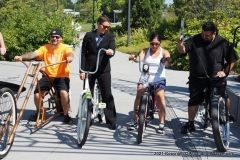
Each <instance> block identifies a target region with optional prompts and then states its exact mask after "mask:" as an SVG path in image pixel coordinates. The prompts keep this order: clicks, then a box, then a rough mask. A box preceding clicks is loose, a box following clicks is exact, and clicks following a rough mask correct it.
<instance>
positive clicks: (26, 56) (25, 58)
mask: <svg viewBox="0 0 240 160" xmlns="http://www.w3.org/2000/svg"><path fill="white" fill-rule="evenodd" d="M36 57H37V55H36V53H34V52H27V53H25V54H23V55H21V56H15V57H14V60H15V61H28V60H33V59H35V58H36Z"/></svg>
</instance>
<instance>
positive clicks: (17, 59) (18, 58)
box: [14, 56, 22, 61]
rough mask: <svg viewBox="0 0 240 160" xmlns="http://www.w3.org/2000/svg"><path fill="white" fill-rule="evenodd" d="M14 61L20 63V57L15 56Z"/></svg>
mask: <svg viewBox="0 0 240 160" xmlns="http://www.w3.org/2000/svg"><path fill="white" fill-rule="evenodd" d="M14 61H22V56H15V57H14Z"/></svg>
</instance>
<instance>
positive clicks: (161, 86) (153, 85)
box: [138, 79, 166, 92]
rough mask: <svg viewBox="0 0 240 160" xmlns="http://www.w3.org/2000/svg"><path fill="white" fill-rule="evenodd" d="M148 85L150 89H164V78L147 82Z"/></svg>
mask: <svg viewBox="0 0 240 160" xmlns="http://www.w3.org/2000/svg"><path fill="white" fill-rule="evenodd" d="M138 84H142V83H140V82H139V83H138ZM149 87H150V90H151V91H154V92H156V91H157V90H162V89H163V90H165V89H166V79H162V80H160V81H157V82H149Z"/></svg>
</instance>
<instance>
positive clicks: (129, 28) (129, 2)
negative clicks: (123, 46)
mask: <svg viewBox="0 0 240 160" xmlns="http://www.w3.org/2000/svg"><path fill="white" fill-rule="evenodd" d="M130 18H131V0H128V36H127V46H129V44H130V41H131V40H130V36H131V27H130Z"/></svg>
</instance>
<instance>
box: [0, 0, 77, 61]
mask: <svg viewBox="0 0 240 160" xmlns="http://www.w3.org/2000/svg"><path fill="white" fill-rule="evenodd" d="M10 2H11V3H10ZM13 2H15V1H14V0H12V1H9V4H8V5H6V6H4V7H2V8H1V9H0V19H3V21H0V28H1V32H2V33H3V35H4V41H5V43H6V47H7V55H8V56H7V58H8V59H9V60H11V59H12V58H13V57H14V56H15V55H20V54H22V53H25V52H28V51H34V50H35V49H37V48H39V47H40V45H43V44H45V43H48V40H49V36H48V35H49V32H50V30H51V29H52V28H60V29H61V30H62V31H63V37H64V42H65V43H67V44H71V43H72V41H73V28H72V26H71V20H72V18H71V17H69V16H68V15H64V14H63V11H62V10H61V9H59V10H56V11H51V12H45V10H43V9H42V8H39V5H37V4H34V3H13ZM29 2H32V1H29Z"/></svg>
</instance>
